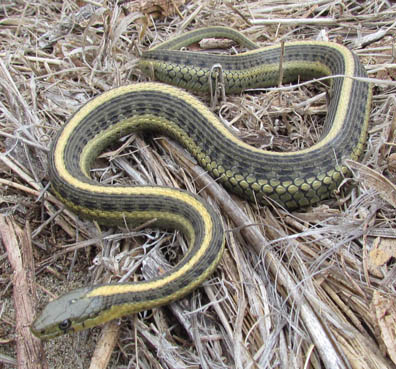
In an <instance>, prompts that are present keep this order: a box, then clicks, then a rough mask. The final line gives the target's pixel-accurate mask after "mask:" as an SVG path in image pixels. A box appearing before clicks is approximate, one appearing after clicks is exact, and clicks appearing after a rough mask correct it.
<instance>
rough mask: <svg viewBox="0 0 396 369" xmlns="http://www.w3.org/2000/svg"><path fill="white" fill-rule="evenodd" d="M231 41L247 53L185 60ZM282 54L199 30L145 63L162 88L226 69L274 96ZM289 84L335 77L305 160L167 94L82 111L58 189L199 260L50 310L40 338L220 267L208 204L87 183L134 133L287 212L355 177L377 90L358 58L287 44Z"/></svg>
mask: <svg viewBox="0 0 396 369" xmlns="http://www.w3.org/2000/svg"><path fill="white" fill-rule="evenodd" d="M209 36H211V37H228V38H231V39H235V40H236V41H237V42H239V43H240V44H242V45H244V46H245V47H247V48H248V49H249V51H247V52H245V53H242V54H239V55H232V56H229V55H228V56H227V55H208V54H202V53H194V52H185V51H178V50H176V49H178V48H181V47H184V46H186V45H188V44H191V43H192V42H196V41H197V40H199V39H202V38H204V37H209ZM280 52H281V49H280V47H279V46H273V47H267V48H258V47H257V46H256V45H255V44H254V43H252V42H251V41H249V40H248V39H246V38H245V37H244V36H243V35H241V34H240V33H239V32H236V31H234V30H231V29H229V28H224V27H210V28H205V29H201V30H197V31H192V32H189V33H186V34H183V35H182V36H179V37H176V38H174V39H171V40H170V41H166V42H164V43H163V44H160V45H159V46H157V47H154V48H152V49H150V50H148V51H147V52H145V53H144V54H143V56H142V58H141V60H140V63H139V67H140V69H141V70H143V71H145V72H146V73H148V74H150V75H152V76H154V77H155V78H156V79H158V80H160V81H162V82H167V83H170V84H174V85H177V86H179V87H183V88H186V89H191V90H194V91H208V89H209V83H208V81H209V79H210V78H212V76H211V68H212V66H213V65H215V64H220V65H221V66H222V71H223V74H224V80H225V88H226V91H227V92H239V91H241V90H244V89H248V88H255V87H266V86H271V85H276V84H277V83H278V78H279V66H278V64H279V58H280ZM283 69H284V71H283V75H284V77H283V82H285V83H286V82H293V81H296V80H297V79H299V80H306V79H312V78H316V77H321V76H324V75H331V76H334V78H332V80H331V91H330V101H329V109H328V114H327V117H326V121H325V128H324V132H325V133H324V134H323V137H322V139H321V140H320V141H319V142H318V143H317V144H315V145H314V146H312V147H310V148H308V149H304V150H301V151H298V152H293V153H291V152H285V153H276V152H269V151H264V150H260V149H256V148H253V147H250V146H248V145H247V144H245V143H243V142H242V141H241V140H239V139H237V138H236V137H234V136H233V135H232V134H231V133H230V132H229V131H228V129H226V128H225V127H224V126H223V125H222V124H221V122H220V121H219V120H218V118H217V117H216V116H215V115H214V114H213V113H212V112H211V111H210V110H209V109H208V108H207V107H206V106H205V105H204V104H202V103H201V102H200V101H199V100H198V99H196V98H195V97H193V96H192V95H190V94H189V93H187V92H184V91H183V90H181V89H179V88H177V87H173V86H169V85H165V84H160V83H140V84H134V85H128V86H123V87H119V88H115V89H112V90H110V91H107V92H105V93H103V94H101V95H99V96H97V97H96V98H94V99H92V100H90V101H89V102H88V103H86V104H85V105H84V106H83V107H81V108H80V109H79V110H78V111H77V112H76V113H75V114H74V115H73V117H72V118H71V119H70V120H69V121H68V122H67V124H65V125H64V127H63V128H62V129H61V130H60V132H59V133H58V134H57V136H56V138H55V139H54V141H53V144H52V147H51V150H50V155H49V174H50V178H51V183H52V190H53V191H54V192H55V194H56V196H57V197H58V198H59V199H60V200H61V201H62V202H63V203H65V205H66V206H67V207H68V208H70V209H71V210H72V211H74V212H75V213H76V214H78V215H81V216H82V217H84V218H89V219H95V220H97V221H98V222H100V223H103V224H106V225H109V224H114V225H124V224H128V225H131V226H137V225H140V224H143V223H145V222H147V221H154V223H152V224H151V226H157V227H161V228H171V229H179V230H181V231H182V232H183V234H184V235H185V237H186V239H187V241H188V243H189V250H188V252H187V253H186V255H185V256H184V257H183V259H182V260H181V261H180V262H179V264H177V265H176V266H175V267H174V268H173V269H172V270H170V271H169V272H167V273H165V274H163V275H161V276H159V277H158V278H155V279H152V280H149V281H142V282H135V283H122V284H105V285H96V286H91V287H84V288H80V289H77V290H74V291H71V292H69V293H68V294H65V295H63V296H61V297H60V298H58V299H56V300H54V301H51V302H50V303H48V304H47V305H46V307H45V308H44V309H43V311H42V312H41V313H40V314H39V315H38V317H37V318H36V320H35V321H34V322H33V324H32V326H31V329H32V332H33V333H34V334H35V335H36V336H38V337H40V338H52V337H56V336H58V335H60V334H63V333H66V332H71V331H79V330H82V329H86V328H89V327H93V326H96V325H98V324H102V323H104V322H106V321H109V320H111V319H114V318H117V317H120V316H123V315H126V314H130V313H133V312H138V311H142V310H146V309H151V308H153V307H156V306H160V305H163V304H167V303H169V302H171V301H174V300H176V299H179V298H181V297H182V296H184V295H186V294H188V293H189V292H191V291H192V290H193V289H194V288H196V287H197V286H198V285H200V284H201V283H202V282H203V281H204V280H205V279H206V278H207V277H208V276H209V275H210V274H211V273H212V272H213V270H214V269H215V268H216V265H217V263H218V262H219V260H220V258H221V255H222V251H223V248H224V229H223V226H222V223H221V220H220V217H219V216H218V215H217V213H216V212H215V211H214V210H213V208H212V207H211V206H210V205H208V204H207V203H206V202H205V201H204V200H203V199H201V198H200V197H198V196H196V195H193V194H191V193H188V192H186V191H182V190H177V189H173V188H167V187H160V186H110V185H103V184H100V183H98V182H96V181H94V180H93V179H91V178H90V176H89V171H90V168H91V166H92V164H93V162H94V160H95V158H96V157H97V156H98V155H99V154H100V153H101V152H102V151H103V150H104V148H105V147H106V146H108V145H109V144H110V143H112V142H114V141H116V140H117V139H118V138H120V137H122V136H124V135H126V134H129V133H131V132H136V131H142V130H149V131H156V132H161V133H163V134H166V135H168V136H170V137H172V138H174V139H175V140H177V141H178V142H180V143H181V144H182V145H183V146H184V147H185V148H186V149H187V150H188V151H189V152H190V153H191V154H192V155H193V156H194V157H195V158H196V159H197V160H198V162H199V163H200V165H201V166H202V167H203V168H205V169H206V170H207V171H208V172H209V173H210V174H211V175H212V176H213V177H214V178H217V179H218V180H219V181H220V182H222V183H223V184H224V186H225V187H227V188H228V189H230V190H231V191H233V192H234V193H237V194H239V195H241V196H243V197H245V198H247V199H249V200H253V201H257V202H259V203H266V202H267V201H268V200H272V201H275V202H276V203H278V204H280V205H282V206H285V207H286V208H289V209H294V208H299V207H305V206H308V205H312V204H315V203H317V202H318V201H320V200H322V199H325V198H327V197H328V196H330V195H331V193H332V192H333V191H334V190H335V189H336V188H337V186H338V185H339V183H340V182H341V180H342V178H343V177H344V176H345V175H347V174H348V173H349V171H348V169H347V167H346V166H345V165H344V161H345V159H357V158H358V157H359V156H360V154H361V153H362V151H363V148H364V143H365V140H366V135H367V125H368V117H369V112H370V100H371V87H370V85H369V84H368V83H367V82H364V81H362V80H361V77H366V73H365V71H364V68H363V66H362V65H361V64H360V62H359V59H358V58H357V57H356V56H355V55H354V54H352V53H351V52H350V51H349V50H348V49H347V48H345V47H343V46H340V45H338V44H334V43H328V42H313V41H299V42H291V43H287V44H286V45H285V49H284V60H283Z"/></svg>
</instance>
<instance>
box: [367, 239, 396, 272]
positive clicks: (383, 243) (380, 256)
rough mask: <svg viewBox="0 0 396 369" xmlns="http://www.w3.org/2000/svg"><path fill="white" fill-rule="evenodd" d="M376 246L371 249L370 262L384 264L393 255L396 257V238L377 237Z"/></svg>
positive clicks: (376, 264)
mask: <svg viewBox="0 0 396 369" xmlns="http://www.w3.org/2000/svg"><path fill="white" fill-rule="evenodd" d="M375 241H376V242H375V243H374V244H375V247H374V249H373V250H371V251H370V253H369V257H370V263H372V264H374V265H375V266H381V265H384V264H385V263H387V262H388V261H389V259H390V258H391V257H396V240H394V239H391V238H377V239H376V240H375Z"/></svg>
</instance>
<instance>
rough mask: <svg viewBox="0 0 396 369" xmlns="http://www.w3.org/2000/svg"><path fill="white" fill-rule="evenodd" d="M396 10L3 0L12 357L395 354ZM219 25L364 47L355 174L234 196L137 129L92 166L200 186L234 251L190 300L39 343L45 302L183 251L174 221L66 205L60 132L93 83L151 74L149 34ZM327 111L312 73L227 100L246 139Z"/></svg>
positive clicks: (224, 113)
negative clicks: (269, 200) (366, 88)
mask: <svg viewBox="0 0 396 369" xmlns="http://www.w3.org/2000/svg"><path fill="white" fill-rule="evenodd" d="M395 19H396V5H393V2H391V1H387V0H383V1H381V0H378V1H372V0H370V1H368V0H367V1H338V0H335V1H334V0H331V1H330V0H317V1H305V2H303V1H272V0H271V1H268V0H266V1H263V0H261V1H254V0H248V1H227V2H226V1H215V0H203V1H198V0H191V1H189V2H184V1H182V0H152V1H151V2H148V1H119V2H116V1H102V0H96V1H93V0H85V1H84V0H76V1H71V0H66V1H49V0H33V1H22V0H2V1H1V3H0V137H1V139H0V173H1V174H0V186H1V187H0V204H1V205H0V206H1V214H2V215H1V217H0V234H1V237H0V239H1V243H0V286H1V289H0V291H1V292H0V296H1V298H0V367H2V368H13V367H16V366H18V367H19V368H47V367H51V368H66V367H68V368H89V367H90V368H120V369H121V368H212V369H213V368H234V367H235V368H244V369H248V368H252V369H255V368H328V369H330V368H331V369H334V368H370V369H373V368H381V369H383V368H394V367H395V364H396V343H395V342H396V339H395V338H396V337H395V336H396V324H395V323H396V303H395V296H396V291H395V287H396V282H395V281H396V262H395V260H396V259H395V257H396V255H395V254H396V229H395V224H396V219H395V208H396V192H395V188H396V187H395V179H396V172H395V171H396V156H395V155H396V154H395V134H396V118H395V104H396V99H395V95H394V92H395V87H396V83H395V82H394V79H395V67H396V64H395V62H394V58H395V53H394V34H395V29H394V21H395ZM208 25H227V26H230V27H234V28H235V29H238V30H241V31H242V32H243V33H244V34H245V35H246V36H248V37H249V38H250V39H251V40H253V41H255V42H257V43H259V44H260V45H262V46H264V45H271V44H274V43H279V42H281V41H289V40H297V39H298V40H302V39H310V40H311V39H329V40H331V41H335V42H339V43H342V44H345V45H347V46H348V47H350V48H351V49H353V50H354V52H355V53H357V54H358V55H359V56H360V59H361V60H362V62H363V63H364V65H365V66H366V68H367V71H368V74H369V77H370V78H372V81H373V84H374V98H373V108H372V114H371V117H370V130H369V139H368V143H367V147H366V151H365V154H364V157H363V158H362V161H361V163H350V165H351V169H352V170H353V172H354V177H353V178H351V179H346V180H345V181H344V182H343V184H342V185H341V186H340V188H339V191H337V193H336V194H335V198H333V199H331V200H329V201H326V202H323V203H321V204H320V205H318V206H316V207H314V208H311V209H306V210H305V211H301V212H298V213H297V212H294V213H289V212H286V211H284V210H282V209H280V208H279V207H276V206H256V205H254V204H248V203H247V202H246V201H242V200H240V199H238V198H236V197H234V196H230V195H229V194H227V193H226V192H225V191H224V190H223V189H222V188H221V187H220V186H218V185H217V184H216V183H214V182H213V180H211V179H209V178H208V176H207V175H206V174H205V173H204V172H203V171H202V170H201V169H200V168H199V167H197V166H196V164H195V163H194V162H193V161H192V160H191V159H190V158H189V156H188V155H186V153H185V152H184V151H183V150H181V149H180V148H179V147H178V146H177V145H175V144H174V143H173V142H171V141H170V140H169V139H166V138H164V137H160V136H135V135H132V136H129V137H125V138H124V139H122V140H121V141H120V144H119V145H118V146H116V147H111V148H109V149H108V150H107V151H106V152H105V153H103V155H101V157H100V158H99V159H98V161H97V165H96V168H95V170H94V171H93V173H92V175H93V176H95V177H96V178H98V180H100V181H103V182H104V183H114V184H117V183H153V184H164V185H169V186H174V187H181V188H186V189H188V190H190V191H192V192H197V193H199V194H200V195H202V196H203V197H205V198H207V199H208V201H210V202H211V203H212V204H213V205H214V206H215V207H217V208H218V209H219V212H221V214H222V217H223V221H224V226H225V228H226V230H227V247H226V252H225V255H224V257H223V259H222V261H221V263H220V265H219V267H218V268H217V270H216V272H215V273H214V275H213V276H212V277H211V278H210V280H208V281H207V282H206V283H205V284H204V285H203V286H202V287H201V288H199V289H197V290H196V291H195V292H194V293H193V294H191V295H190V296H188V297H187V298H185V299H183V300H182V301H178V302H176V303H174V304H171V305H169V306H166V307H164V308H161V309H155V310H153V311H145V312H142V313H139V314H136V315H134V316H128V317H125V318H123V319H122V320H121V321H115V322H112V323H110V324H108V325H106V326H105V327H104V328H103V329H102V327H98V328H95V329H91V330H88V331H85V332H82V333H79V334H75V335H67V336H63V337H60V338H58V339H55V340H53V341H50V342H46V343H45V344H43V346H42V345H41V342H39V341H38V340H36V339H33V338H32V337H31V336H30V331H29V329H28V327H29V324H30V322H31V321H32V319H33V316H34V314H35V312H36V311H38V310H39V309H40V308H41V307H42V306H43V305H44V304H45V302H47V301H48V300H50V299H52V298H53V297H55V296H58V295H59V294H61V293H62V292H65V291H68V290H70V289H72V288H75V287H76V286H81V285H87V284H92V283H100V282H108V281H111V282H113V283H117V282H118V281H125V280H132V279H136V280H138V279H141V278H149V276H150V275H152V273H154V274H155V273H159V272H160V271H162V270H164V269H165V268H167V267H168V266H167V264H168V263H174V262H175V260H177V259H178V257H179V256H178V255H180V254H181V253H183V252H184V251H185V244H184V242H183V239H182V238H181V237H180V236H179V235H178V234H177V233H175V234H173V233H166V232H163V231H158V230H148V229H141V230H134V231H131V230H125V229H109V228H106V227H102V226H101V227H99V226H97V225H95V224H93V223H91V222H87V221H84V220H81V219H78V218H77V217H76V216H75V215H73V214H72V213H70V212H68V211H67V210H65V209H64V208H63V206H62V205H61V204H60V203H59V202H58V201H57V200H56V199H55V198H54V197H53V195H52V194H51V190H50V189H49V187H48V177H47V173H46V168H47V152H48V148H49V144H50V141H51V137H53V135H54V133H55V132H56V131H57V130H58V129H59V127H60V126H62V124H64V123H65V121H66V120H67V119H68V118H69V117H70V116H71V114H72V113H73V112H74V111H75V110H76V109H77V108H78V107H80V106H81V105H82V104H83V103H84V102H85V101H87V100H88V99H90V98H91V97H93V96H95V95H98V94H100V93H102V92H103V91H106V90H108V89H110V88H112V87H115V86H119V85H124V84H128V83H137V82H139V81H143V80H146V79H145V77H143V76H142V75H141V73H140V72H139V71H138V70H137V69H136V68H135V65H136V61H137V60H138V58H139V55H140V54H141V51H142V50H144V49H146V48H148V47H149V46H150V45H156V44H158V43H160V42H161V41H163V40H167V39H169V38H170V37H172V36H174V35H176V34H180V33H182V32H184V31H185V30H190V29H195V28H198V27H202V26H208ZM221 46H222V43H221V42H220V44H219V45H216V48H220V47H221ZM196 47H198V45H196ZM227 47H228V46H227ZM201 98H202V99H203V100H204V101H205V103H206V104H208V105H209V104H210V102H209V100H208V98H207V97H206V96H205V97H201ZM326 109H327V108H326V93H325V89H324V88H323V87H322V86H320V85H318V84H312V85H309V86H303V87H302V86H299V87H296V88H295V89H292V90H288V91H282V92H279V91H264V92H261V93H257V92H255V93H246V94H242V95H240V96H227V99H226V101H222V102H220V103H219V104H218V105H217V107H216V108H215V112H216V114H218V115H219V116H220V117H221V119H222V120H223V121H224V122H225V123H226V124H228V126H229V127H230V129H232V130H233V131H234V132H235V134H236V135H238V136H240V137H241V138H242V139H244V140H245V141H246V142H248V143H250V144H252V145H256V146H259V147H263V148H266V149H269V150H284V151H289V150H298V149H299V148H302V147H306V146H309V145H312V143H314V142H316V141H317V140H318V138H319V137H320V132H321V123H322V122H323V118H324V114H325V112H326ZM164 259H165V261H164Z"/></svg>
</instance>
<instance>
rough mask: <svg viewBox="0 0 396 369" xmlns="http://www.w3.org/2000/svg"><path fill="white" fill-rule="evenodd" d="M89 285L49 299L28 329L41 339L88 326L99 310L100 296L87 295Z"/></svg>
mask: <svg viewBox="0 0 396 369" xmlns="http://www.w3.org/2000/svg"><path fill="white" fill-rule="evenodd" d="M90 290H91V288H90V287H85V288H79V289H76V290H73V291H72V292H70V293H67V294H65V295H63V296H61V297H59V298H57V299H55V300H53V301H50V302H49V303H48V304H47V305H46V306H45V308H44V309H43V311H42V312H41V313H40V314H39V315H38V316H37V317H36V319H35V320H34V322H33V324H32V325H31V327H30V329H31V331H32V333H33V334H34V335H35V336H36V337H38V338H41V339H49V338H54V337H57V336H60V335H62V334H65V333H68V332H75V331H79V330H82V329H84V328H89V326H90V325H88V324H89V322H90V320H91V319H94V318H95V317H96V316H97V314H98V313H99V312H100V306H101V305H100V303H101V301H100V298H91V297H88V295H87V294H88V292H89V291H90Z"/></svg>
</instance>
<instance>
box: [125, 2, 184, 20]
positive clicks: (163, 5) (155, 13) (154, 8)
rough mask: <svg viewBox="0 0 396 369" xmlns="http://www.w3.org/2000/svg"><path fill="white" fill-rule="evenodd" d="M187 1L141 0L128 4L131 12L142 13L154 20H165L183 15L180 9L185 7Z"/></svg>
mask: <svg viewBox="0 0 396 369" xmlns="http://www.w3.org/2000/svg"><path fill="white" fill-rule="evenodd" d="M184 3H185V0H140V1H138V2H131V3H129V4H127V7H128V10H129V11H130V12H141V13H143V14H145V15H150V16H152V17H154V18H165V17H170V16H173V15H175V14H179V16H180V17H181V18H183V17H182V16H181V13H180V11H179V7H181V6H182V5H184Z"/></svg>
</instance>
